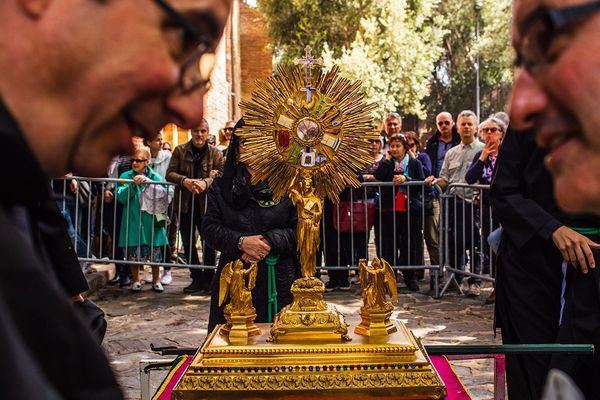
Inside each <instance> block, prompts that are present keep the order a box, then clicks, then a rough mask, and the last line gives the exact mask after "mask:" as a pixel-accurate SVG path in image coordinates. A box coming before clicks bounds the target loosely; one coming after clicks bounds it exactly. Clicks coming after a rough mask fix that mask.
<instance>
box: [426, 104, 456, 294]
mask: <svg viewBox="0 0 600 400" xmlns="http://www.w3.org/2000/svg"><path fill="white" fill-rule="evenodd" d="M435 124H436V125H437V130H436V131H435V133H434V134H433V135H431V137H430V138H429V139H427V143H426V145H425V151H424V152H425V153H426V154H427V155H428V156H429V159H430V160H431V175H430V176H431V177H432V178H429V176H425V178H429V179H430V180H432V179H435V178H439V177H440V171H441V170H442V165H443V164H444V158H445V157H446V153H447V152H448V150H450V149H451V148H452V147H454V146H456V145H458V144H460V135H459V134H458V130H457V129H456V124H455V123H454V120H453V119H452V114H450V113H449V112H446V111H442V112H441V113H439V114H438V115H437V116H436V117H435ZM430 193H431V212H427V213H425V224H424V226H423V235H424V236H425V242H426V243H427V248H428V249H429V248H439V243H440V237H439V236H440V198H439V192H438V191H437V190H434V189H432V190H431V192H430ZM430 257H431V261H432V264H433V263H434V262H436V261H437V262H436V264H439V255H437V254H436V255H434V256H431V254H430ZM433 284H434V282H433V276H432V277H431V280H430V285H431V289H433Z"/></svg>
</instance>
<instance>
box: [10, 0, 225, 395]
mask: <svg viewBox="0 0 600 400" xmlns="http://www.w3.org/2000/svg"><path fill="white" fill-rule="evenodd" d="M230 7H231V4H230V1H228V0H199V1H191V0H172V1H171V2H170V3H168V2H167V1H165V0H153V1H152V0H120V1H111V2H108V1H97V0H96V1H94V0H88V1H76V2H73V1H61V0H27V1H25V0H5V1H2V2H0V15H2V17H3V21H2V24H1V25H0V32H1V33H2V35H1V37H2V38H3V39H0V137H1V138H2V142H3V143H5V144H7V145H8V148H10V152H7V154H6V155H5V157H3V158H2V163H3V164H2V166H3V169H4V170H8V169H10V170H11V173H10V174H8V175H7V179H8V181H7V182H5V187H7V188H10V190H5V191H3V192H2V194H1V195H0V226H2V230H1V231H0V252H1V253H2V254H3V261H2V263H0V310H2V312H1V314H2V318H1V319H2V322H1V323H0V338H2V340H3V344H4V345H5V346H14V347H12V348H11V353H9V354H12V356H9V357H8V358H7V357H5V359H4V360H5V362H6V364H7V365H9V366H10V367H9V368H5V369H4V371H3V373H2V374H1V375H0V386H1V387H2V391H3V397H4V398H19V399H29V398H36V399H39V398H44V399H46V398H70V399H113V398H116V399H118V398H121V397H122V394H121V391H120V389H119V387H118V385H117V383H116V380H115V378H114V376H113V374H112V371H111V370H110V366H109V364H108V361H107V359H106V356H105V355H104V353H103V351H102V349H101V348H100V347H99V345H98V343H96V342H95V341H94V339H93V338H92V336H91V334H90V332H89V331H88V330H87V329H86V328H85V326H84V325H83V322H82V321H81V320H80V319H79V318H78V317H77V315H76V314H75V313H74V310H73V306H72V305H71V304H70V302H69V299H68V297H67V296H68V294H67V291H66V289H67V288H68V286H67V284H66V283H65V282H63V281H61V280H60V279H59V278H60V276H61V272H60V271H59V270H60V268H61V267H63V266H61V265H58V263H59V262H61V261H62V260H65V261H66V262H68V260H67V257H68V256H69V254H70V256H72V255H73V253H72V249H71V250H70V252H69V249H68V248H67V247H66V245H65V242H64V241H61V240H62V239H61V235H62V234H63V233H64V229H63V226H61V224H60V213H59V212H58V209H57V208H56V204H55V202H54V201H53V199H52V198H51V195H50V193H49V187H48V178H49V177H57V176H62V175H64V174H65V173H66V172H68V171H72V172H73V173H75V174H79V175H91V176H101V175H103V174H104V173H105V171H106V170H107V167H108V165H109V163H110V161H111V159H112V158H113V157H114V156H115V155H117V154H119V153H131V151H132V149H133V147H132V140H131V138H132V136H133V135H134V134H136V135H142V136H145V137H146V138H149V137H150V136H151V135H152V134H153V133H155V132H157V131H158V130H160V129H161V128H162V127H163V126H164V125H165V124H166V123H168V122H174V123H176V124H177V125H179V126H184V127H192V126H196V125H197V124H198V123H199V121H200V119H201V118H202V113H201V112H199V110H202V99H203V96H204V94H205V92H206V83H207V82H208V79H209V76H210V72H211V70H212V64H213V63H212V62H211V60H214V51H215V48H216V46H217V44H218V41H219V38H220V37H221V35H222V32H223V28H224V25H225V23H226V20H227V18H228V14H229V10H230ZM15 32H17V34H16V35H15ZM201 61H202V62H201ZM16 165H18V166H19V167H18V168H15V167H14V166H16ZM62 236H64V235H62ZM59 253H62V255H60V254H59ZM63 257H64V258H63ZM69 265H71V264H69ZM67 275H68V273H67ZM5 339H6V340H7V342H5V341H4V340H5ZM31 380H33V381H31Z"/></svg>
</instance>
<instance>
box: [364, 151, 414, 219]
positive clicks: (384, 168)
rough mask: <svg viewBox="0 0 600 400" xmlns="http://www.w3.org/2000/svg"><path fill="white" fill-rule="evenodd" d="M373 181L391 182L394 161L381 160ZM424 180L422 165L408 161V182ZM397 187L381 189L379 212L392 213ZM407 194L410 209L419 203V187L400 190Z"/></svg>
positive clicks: (410, 159)
mask: <svg viewBox="0 0 600 400" xmlns="http://www.w3.org/2000/svg"><path fill="white" fill-rule="evenodd" d="M373 176H374V177H375V179H377V180H378V181H381V182H392V181H393V180H394V161H393V160H386V159H382V160H381V162H380V163H379V166H378V167H377V169H376V170H375V172H374V173H373ZM424 179H425V176H424V174H423V165H422V164H421V161H419V160H417V159H416V158H409V159H408V181H422V180H424ZM397 190H398V187H397V186H384V187H382V188H381V210H382V211H392V210H393V209H394V201H395V193H396V191H397ZM402 191H403V192H405V193H408V194H409V195H410V198H411V207H413V206H415V205H416V204H417V203H420V199H421V187H412V188H411V187H410V186H407V187H405V188H403V189H402Z"/></svg>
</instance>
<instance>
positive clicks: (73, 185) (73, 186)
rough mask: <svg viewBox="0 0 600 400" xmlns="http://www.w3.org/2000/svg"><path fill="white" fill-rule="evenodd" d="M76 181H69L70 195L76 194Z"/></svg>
mask: <svg viewBox="0 0 600 400" xmlns="http://www.w3.org/2000/svg"><path fill="white" fill-rule="evenodd" d="M77 185H78V183H77V181H76V180H75V179H71V183H70V184H69V187H70V188H71V193H77Z"/></svg>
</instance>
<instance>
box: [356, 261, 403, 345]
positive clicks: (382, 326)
mask: <svg viewBox="0 0 600 400" xmlns="http://www.w3.org/2000/svg"><path fill="white" fill-rule="evenodd" d="M358 270H359V274H360V283H361V285H362V288H363V289H362V298H363V306H362V307H361V308H360V315H361V317H362V321H361V323H360V325H358V326H357V327H356V328H355V329H354V332H356V333H358V334H360V335H365V336H385V335H388V334H390V333H392V332H395V331H396V327H395V325H394V324H392V323H391V321H390V316H391V315H392V311H393V310H394V306H393V305H392V303H391V302H390V301H388V300H387V299H386V295H389V296H390V297H391V298H392V299H393V300H394V302H395V303H398V287H397V286H396V275H395V274H394V270H393V269H392V267H391V266H390V264H389V263H388V262H387V261H385V260H384V259H383V258H374V259H373V261H372V262H371V266H369V265H368V264H367V260H365V259H361V260H359V262H358Z"/></svg>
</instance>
